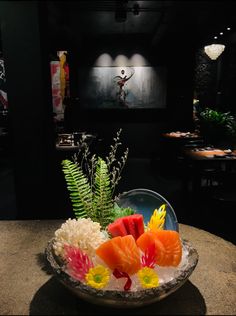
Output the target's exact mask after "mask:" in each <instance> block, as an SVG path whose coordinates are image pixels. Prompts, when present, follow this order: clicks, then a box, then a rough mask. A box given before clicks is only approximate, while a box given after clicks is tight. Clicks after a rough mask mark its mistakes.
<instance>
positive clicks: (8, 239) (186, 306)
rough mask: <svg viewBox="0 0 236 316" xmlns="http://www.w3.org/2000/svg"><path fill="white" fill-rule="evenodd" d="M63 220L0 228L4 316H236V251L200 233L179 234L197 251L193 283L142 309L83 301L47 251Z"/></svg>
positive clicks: (17, 223)
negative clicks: (61, 279) (57, 273)
mask: <svg viewBox="0 0 236 316" xmlns="http://www.w3.org/2000/svg"><path fill="white" fill-rule="evenodd" d="M62 222H64V220H25V221H1V222H0V256H1V259H0V293H1V295H0V315H121V314H122V315H129V316H131V315H177V314H180V315H226V314H227V315H235V314H236V304H235V302H236V246H235V245H233V244H232V243H230V242H228V241H225V240H223V239H222V238H220V237H217V236H215V235H212V234H210V233H208V232H206V231H203V230H200V229H197V228H195V227H191V226H187V225H183V224H180V234H181V237H182V238H184V239H187V240H189V241H190V242H191V243H192V245H193V246H194V247H195V248H196V249H197V251H198V254H199V262H198V265H197V267H196V269H195V270H194V271H193V274H192V275H191V277H190V278H189V280H188V281H187V282H186V283H185V284H184V285H183V286H182V287H181V288H180V289H178V290H177V291H176V292H174V293H172V294H171V295H170V296H168V297H166V298H165V299H163V300H161V301H159V302H157V303H155V304H152V305H149V306H146V307H142V308H138V309H129V310H126V309H125V310H124V309H111V308H106V307H102V306H96V305H92V304H89V303H87V302H85V301H82V300H80V299H79V298H77V297H76V296H74V294H72V293H71V292H70V290H69V289H67V288H65V287H64V286H63V285H62V284H61V283H59V281H58V280H57V279H56V278H55V277H54V276H53V275H52V274H51V272H50V269H49V267H48V265H47V263H46V261H45V257H44V249H45V247H46V245H47V242H48V241H49V240H50V239H51V238H52V237H53V234H54V231H55V230H56V229H58V228H59V227H60V226H61V224H62Z"/></svg>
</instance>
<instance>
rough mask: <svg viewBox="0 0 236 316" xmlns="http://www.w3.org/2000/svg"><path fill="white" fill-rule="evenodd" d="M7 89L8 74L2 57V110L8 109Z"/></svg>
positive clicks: (0, 80)
mask: <svg viewBox="0 0 236 316" xmlns="http://www.w3.org/2000/svg"><path fill="white" fill-rule="evenodd" d="M7 108H8V100H7V89H6V74H5V66H4V60H3V58H0V110H1V109H3V110H7Z"/></svg>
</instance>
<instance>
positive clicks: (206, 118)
mask: <svg viewBox="0 0 236 316" xmlns="http://www.w3.org/2000/svg"><path fill="white" fill-rule="evenodd" d="M199 121H200V132H201V134H202V136H203V137H204V138H205V140H206V142H207V143H209V144H212V145H226V144H227V145H229V144H231V143H232V141H233V139H234V138H235V136H236V121H235V118H234V116H233V115H232V114H231V112H221V111H218V110H213V109H210V108H206V109H205V110H203V111H201V112H200V114H199Z"/></svg>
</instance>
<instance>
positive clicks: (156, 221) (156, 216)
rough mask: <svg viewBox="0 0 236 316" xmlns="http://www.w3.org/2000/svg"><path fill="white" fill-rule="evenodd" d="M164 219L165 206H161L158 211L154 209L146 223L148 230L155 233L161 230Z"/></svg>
mask: <svg viewBox="0 0 236 316" xmlns="http://www.w3.org/2000/svg"><path fill="white" fill-rule="evenodd" d="M165 218H166V204H162V205H161V206H160V207H159V209H155V210H154V212H153V214H152V217H151V218H150V221H149V223H148V230H151V231H155V230H157V229H163V227H164V224H165Z"/></svg>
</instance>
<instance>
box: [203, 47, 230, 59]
mask: <svg viewBox="0 0 236 316" xmlns="http://www.w3.org/2000/svg"><path fill="white" fill-rule="evenodd" d="M224 49H225V45H222V44H211V45H208V46H205V47H204V51H205V53H206V54H207V56H208V57H210V58H211V59H212V60H216V59H217V58H218V57H219V56H220V55H221V54H222V53H223V51H224Z"/></svg>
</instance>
